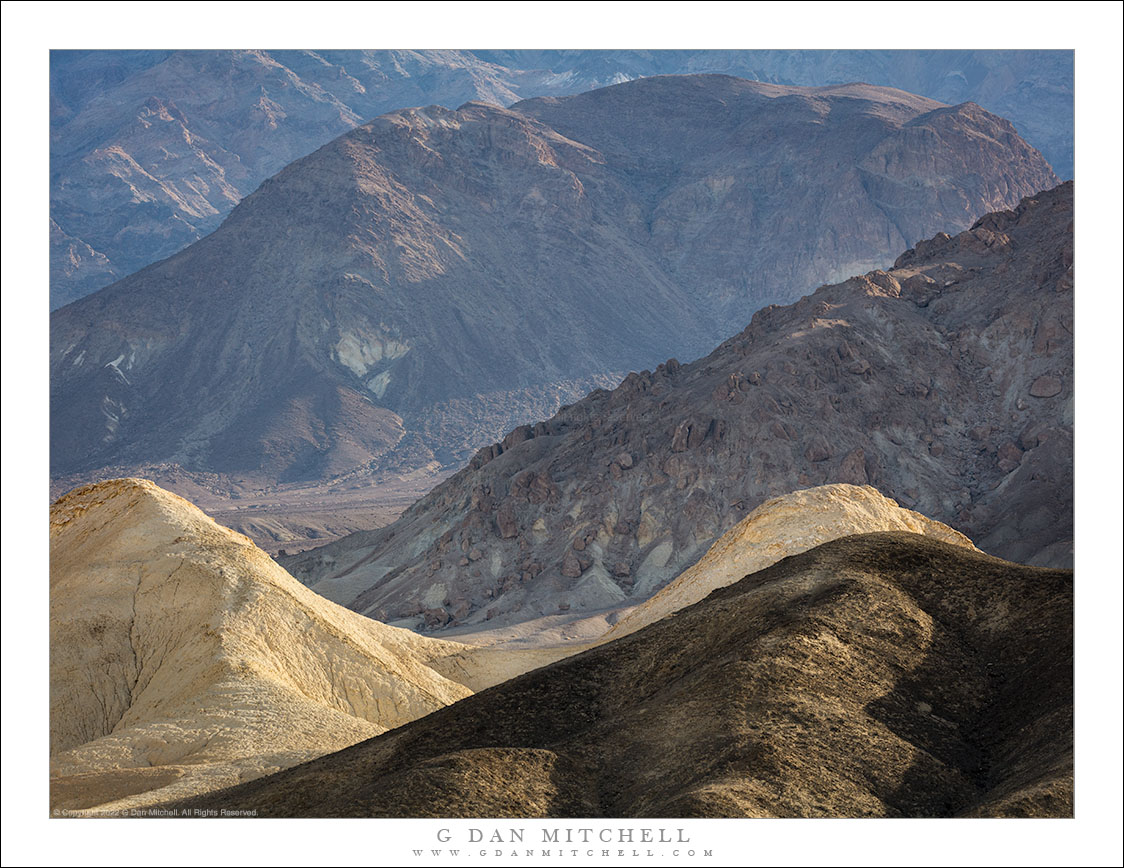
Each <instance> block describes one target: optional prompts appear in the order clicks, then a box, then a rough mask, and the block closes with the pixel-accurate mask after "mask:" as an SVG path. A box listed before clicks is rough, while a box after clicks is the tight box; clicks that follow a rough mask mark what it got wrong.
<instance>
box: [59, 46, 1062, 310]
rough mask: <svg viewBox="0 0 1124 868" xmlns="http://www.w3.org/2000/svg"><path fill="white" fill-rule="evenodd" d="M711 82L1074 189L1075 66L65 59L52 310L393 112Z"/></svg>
mask: <svg viewBox="0 0 1124 868" xmlns="http://www.w3.org/2000/svg"><path fill="white" fill-rule="evenodd" d="M702 72H716V73H725V74H729V75H735V76H738V77H741V78H748V79H754V80H759V81H768V82H772V83H776V84H787V85H804V86H823V85H835V84H844V83H846V82H854V81H865V82H870V83H872V84H878V85H885V86H889V87H897V88H901V89H903V90H907V91H909V92H910V93H917V94H921V95H923V96H927V97H930V98H932V99H936V100H940V101H941V102H945V103H950V104H959V103H963V102H966V101H972V102H976V103H978V104H979V105H981V106H983V107H984V108H986V109H988V110H989V111H992V112H995V113H997V114H999V115H1002V116H1003V117H1006V118H1009V119H1010V120H1011V121H1012V122H1013V123H1014V125H1015V127H1016V129H1018V131H1019V133H1020V134H1021V135H1022V136H1023V137H1024V138H1026V139H1027V140H1028V141H1029V142H1030V143H1031V144H1033V145H1034V146H1035V147H1036V148H1038V149H1039V150H1040V151H1041V152H1042V154H1043V155H1044V156H1045V157H1046V159H1047V160H1048V161H1049V162H1050V164H1051V165H1052V166H1053V167H1054V169H1055V170H1056V171H1057V172H1058V174H1059V175H1060V177H1062V178H1071V177H1072V176H1073V53H1072V52H1065V51H1001V52H995V51H909V52H904V51H656V52H652V51H541V50H540V51H189V52H183V51H53V52H51V216H52V220H53V221H60V222H61V223H62V224H63V225H65V227H66V229H65V231H64V230H62V229H61V228H60V230H59V231H60V233H61V234H62V235H63V236H65V237H66V238H68V239H69V240H68V242H67V246H66V249H64V250H60V251H59V255H56V252H55V251H56V248H55V245H56V239H55V234H54V229H52V259H51V307H52V309H53V308H55V307H59V306H61V305H62V304H65V303H67V302H70V301H73V300H74V299H76V298H79V297H81V296H84V295H87V294H89V293H90V292H93V291H94V290H96V289H99V288H101V287H102V286H105V285H107V284H109V283H111V282H112V281H114V280H116V279H118V278H120V277H123V276H125V275H127V274H130V273H132V272H134V271H137V270H139V269H140V268H142V267H144V266H146V265H149V264H151V263H153V262H155V261H157V260H159V259H161V258H163V257H165V256H169V255H171V254H173V253H176V252H177V251H179V250H180V249H182V248H183V247H185V246H186V245H188V244H190V243H191V242H193V241H196V240H198V239H199V238H200V237H202V236H203V235H205V234H207V233H208V232H210V231H212V230H213V229H215V228H216V227H217V226H218V225H219V224H220V222H221V221H222V219H223V218H224V217H225V216H226V215H227V214H228V213H229V212H230V210H231V208H233V207H234V205H236V204H237V203H238V201H240V200H241V199H242V198H244V197H245V196H246V195H248V194H249V193H251V192H253V190H254V189H256V188H257V187H258V185H259V184H260V183H261V182H262V181H264V180H265V179H266V178H267V177H269V176H270V175H272V174H273V173H274V172H276V171H278V170H279V169H280V168H281V167H282V166H284V165H285V164H286V163H288V162H290V161H292V160H293V159H296V158H297V157H301V156H304V155H305V154H309V153H311V152H312V151H314V150H315V149H316V148H318V147H320V146H321V145H323V144H325V143H326V142H328V141H329V140H330V139H332V138H333V137H334V136H336V135H339V134H340V133H343V132H346V131H347V130H349V129H351V128H353V127H355V126H358V125H359V124H361V123H363V122H364V121H367V120H369V119H370V118H372V117H375V116H376V115H379V114H382V113H384V112H387V111H391V110H394V109H398V108H401V107H402V106H406V105H432V104H437V105H442V106H445V107H447V108H454V107H456V106H459V105H461V104H463V103H464V102H466V101H468V100H472V99H478V100H483V101H485V102H489V103H493V104H496V105H510V104H511V103H513V102H515V101H517V100H518V99H520V98H526V97H533V96H544V95H562V94H568V93H578V92H581V91H585V90H590V89H592V88H595V87H603V86H605V85H610V84H618V83H620V82H622V81H628V80H630V79H634V78H640V77H644V76H651V75H661V74H669V73H702ZM908 240H913V239H908Z"/></svg>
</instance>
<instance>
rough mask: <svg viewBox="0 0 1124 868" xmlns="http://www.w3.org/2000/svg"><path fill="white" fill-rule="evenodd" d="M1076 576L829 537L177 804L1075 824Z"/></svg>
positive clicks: (284, 812)
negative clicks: (451, 696)
mask: <svg viewBox="0 0 1124 868" xmlns="http://www.w3.org/2000/svg"><path fill="white" fill-rule="evenodd" d="M1072 660H1073V658H1072V574H1071V573H1070V572H1067V571H1060V570H1048V569H1043V568H1035V567H1026V566H1019V565H1016V564H1011V563H1007V562H1004V561H1001V560H998V559H995V558H992V557H989V556H987V555H983V554H980V553H977V552H973V551H970V550H966V549H964V548H962V547H957V546H951V545H948V544H946V543H941V542H938V541H935V540H930V539H927V538H925V537H921V536H917V535H913V534H907V533H900V532H894V533H880V534H868V535H860V536H851V537H846V538H843V539H840V540H836V541H834V542H830V543H827V544H825V545H822V546H819V547H818V548H815V549H813V550H811V551H808V552H806V553H804V554H800V555H796V556H793V557H790V558H786V559H785V560H783V561H781V562H779V563H777V564H775V565H774V566H772V567H769V568H768V569H765V570H763V571H761V572H758V573H755V574H753V575H750V576H747V577H746V578H744V579H743V580H741V581H740V582H738V583H737V584H734V585H731V586H728V587H725V588H722V589H720V590H718V591H715V592H714V593H713V594H711V595H710V596H709V597H708V598H707V599H706V600H704V601H702V602H700V603H698V604H696V605H694V606H691V607H690V608H688V609H684V610H682V611H680V612H679V613H677V614H676V615H674V616H672V617H670V618H666V619H664V620H662V621H660V622H658V623H656V624H654V625H651V626H649V627H647V628H645V629H644V630H641V631H640V632H638V633H635V634H632V635H630V636H627V637H625V638H623V639H620V640H618V641H616V642H612V643H610V644H608V645H605V646H602V647H600V648H597V649H594V650H592V651H589V652H586V653H584V654H581V655H579V656H577V657H573V658H569V659H567V660H563V661H561V662H558V663H555V664H553V665H551V666H548V667H545V668H543V669H540V670H537V671H535V672H531V673H529V674H526V675H523V676H521V677H519V678H516V679H514V680H512V681H509V682H507V683H504V684H502V685H499V686H498V687H495V688H492V689H489V690H486V691H484V692H482V693H478V694H476V695H475V696H473V697H471V698H469V699H466V700H464V701H462V702H459V703H457V704H456V705H454V706H451V707H448V708H445V709H442V710H441V711H438V712H436V713H434V714H431V715H429V716H428V717H426V718H423V719H422V720H418V721H415V722H413V723H411V724H408V725H406V726H404V727H402V728H400V729H398V730H395V731H393V732H390V733H387V734H385V735H383V736H380V737H378V738H376V739H373V740H371V741H367V742H364V743H362V744H358V745H355V746H353V747H351V748H348V749H346V750H344V751H341V752H339V753H336V754H333V755H330V756H326V757H322V758H320V759H318V760H315V761H313V762H310V763H307V764H305V765H303V766H299V767H297V768H294V769H290V770H288V771H285V772H282V773H280V774H277V775H273V776H271V777H268V778H262V779H259V780H256V781H253V782H251V783H249V784H246V785H243V786H240V787H236V788H233V789H230V790H227V791H223V792H219V793H213V794H210V795H208V796H207V797H205V798H202V799H199V800H194V801H191V802H187V803H179V804H178V806H180V807H183V806H188V807H209V808H220V807H221V808H226V809H254V810H257V811H258V812H259V815H260V816H266V817H282V816H403V817H408V816H448V817H458V816H459V817H473V816H490V817H502V816H550V817H598V816H601V817H627V816H647V817H696V816H697V817H723V816H725V817H770V816H772V817H801V816H802V817H807V816H835V817H851V816H898V817H902V816H906V817H926V816H943V817H951V816H1038V817H1043V816H1070V815H1072V811H1073V801H1072V799H1073V781H1072Z"/></svg>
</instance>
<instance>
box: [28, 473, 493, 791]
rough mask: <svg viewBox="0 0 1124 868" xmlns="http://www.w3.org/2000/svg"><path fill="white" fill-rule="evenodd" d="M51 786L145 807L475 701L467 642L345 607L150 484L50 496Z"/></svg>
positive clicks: (122, 483) (123, 483)
mask: <svg viewBox="0 0 1124 868" xmlns="http://www.w3.org/2000/svg"><path fill="white" fill-rule="evenodd" d="M50 642H51V646H50V647H51V733H50V749H51V769H52V771H51V775H52V779H51V788H52V796H51V801H52V806H53V807H59V808H73V809H80V808H91V807H94V806H102V807H104V808H108V807H109V806H110V805H112V806H114V807H115V808H123V809H124V808H130V807H136V806H139V805H142V804H150V803H152V802H154V801H159V800H161V799H168V798H173V797H177V796H178V797H183V796H186V795H190V794H194V793H199V792H203V791H206V790H209V789H215V788H218V787H223V786H230V785H232V784H235V783H238V782H240V781H245V780H249V779H251V778H253V777H256V776H258V775H262V774H267V773H270V772H273V771H276V770H278V769H281V768H286V767H288V766H291V765H294V764H296V763H299V762H302V761H304V760H307V759H310V758H312V757H315V756H319V755H321V754H323V753H326V752H329V751H332V750H338V749H341V748H343V747H346V746H347V745H349V744H353V743H354V742H357V741H360V740H362V739H364V738H369V737H371V736H373V735H377V734H378V733H380V732H383V731H385V730H387V729H389V728H391V727H395V726H399V725H401V724H403V723H405V722H407V721H409V720H413V719H414V718H416V717H420V716H422V715H425V714H428V713H429V712H431V711H433V710H434V709H436V708H439V707H441V706H443V705H447V704H448V703H450V702H455V701H456V700H458V699H460V698H462V697H464V696H467V695H469V694H470V692H471V691H470V690H469V689H468V688H466V687H463V686H462V685H461V684H459V683H456V682H453V681H450V680H448V679H446V678H444V677H443V676H441V675H439V674H438V673H437V672H436V671H435V670H434V669H432V668H430V666H429V663H430V662H431V661H432V660H433V659H435V658H439V657H445V656H448V655H449V654H450V653H456V652H457V650H459V649H460V647H461V646H459V645H457V644H456V643H448V642H440V641H436V640H431V639H425V638H423V637H420V636H417V635H415V634H413V633H410V632H408V631H405V630H397V629H395V628H392V627H387V626H385V625H383V624H378V623H376V622H374V621H371V620H369V619H367V618H363V617H360V616H359V615H356V614H354V613H353V612H349V611H347V610H346V609H342V608H341V607H339V606H336V605H334V604H332V603H329V602H328V601H326V600H324V599H322V598H320V597H318V596H317V595H316V594H313V593H312V592H310V591H308V590H307V589H306V588H304V587H302V586H301V585H300V584H299V583H298V582H296V581H294V580H293V578H292V577H291V576H289V575H288V574H287V573H285V571H284V570H282V569H281V568H280V567H278V566H277V565H276V564H275V563H274V562H273V561H272V560H271V559H270V558H269V557H268V556H267V555H266V554H265V553H264V552H262V551H260V550H259V549H257V548H256V547H254V546H253V544H252V543H250V541H249V540H248V539H246V538H245V537H242V536H240V535H239V534H235V533H233V532H232V531H229V530H226V529H225V528H222V527H219V526H218V525H216V524H215V523H214V522H213V521H211V520H210V519H209V518H207V517H206V516H205V515H203V513H201V512H200V511H199V510H198V509H196V508H195V507H193V506H192V505H191V504H189V503H188V502H187V501H185V500H183V499H181V498H179V497H177V496H176V495H174V494H171V493H169V492H166V491H163V490H162V489H160V488H158V487H156V486H155V485H153V484H152V483H151V482H147V481H145V480H139V479H121V480H114V481H111V482H105V483H100V484H98V485H93V486H88V487H86V488H82V489H79V490H76V491H74V492H71V493H70V494H68V495H67V496H66V497H64V498H62V499H60V500H59V501H58V502H57V503H55V504H54V506H53V507H52V508H51V637H50Z"/></svg>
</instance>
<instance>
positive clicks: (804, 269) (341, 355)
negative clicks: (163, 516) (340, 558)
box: [51, 76, 1055, 490]
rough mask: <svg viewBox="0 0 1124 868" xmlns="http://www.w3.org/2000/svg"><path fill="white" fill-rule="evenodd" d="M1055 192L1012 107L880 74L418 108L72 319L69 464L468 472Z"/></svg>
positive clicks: (262, 476) (61, 428)
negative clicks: (812, 292)
mask: <svg viewBox="0 0 1124 868" xmlns="http://www.w3.org/2000/svg"><path fill="white" fill-rule="evenodd" d="M1054 180H1055V179H1054V175H1053V173H1052V172H1051V170H1050V168H1049V166H1048V165H1047V164H1046V163H1045V161H1044V160H1043V159H1042V157H1041V156H1040V155H1039V154H1038V153H1037V152H1036V151H1034V150H1033V149H1032V148H1030V147H1029V146H1028V145H1026V143H1025V142H1023V141H1022V140H1021V139H1020V138H1019V137H1018V135H1017V134H1016V133H1015V132H1014V129H1013V128H1012V127H1011V126H1010V124H1009V123H1008V122H1006V121H1004V120H1002V119H1001V118H998V117H996V116H994V115H990V114H988V113H987V112H984V111H983V110H981V109H980V108H979V107H977V106H974V105H972V104H964V105H960V106H956V107H948V106H943V105H940V104H937V103H935V102H933V101H931V100H926V99H923V98H920V97H916V96H913V95H910V94H906V93H903V92H901V91H895V90H889V89H885V88H874V87H870V86H865V85H847V86H840V87H832V88H820V89H814V90H804V89H800V88H792V87H781V86H776V85H766V84H756V83H753V82H748V81H744V80H739V79H734V78H729V77H724V76H684V77H675V76H671V77H659V78H651V79H642V80H639V81H635V82H630V83H627V84H623V85H618V86H615V87H610V88H605V89H603V90H600V91H594V92H591V93H587V94H582V95H580V96H576V97H570V98H565V99H553V98H549V99H537V100H531V101H528V102H523V103H519V104H517V105H516V106H515V107H514V108H512V109H503V108H498V107H495V106H490V105H485V104H483V103H469V104H466V105H465V106H463V107H462V108H461V109H459V110H458V111H449V110H446V109H441V108H438V107H430V108H426V109H409V110H403V111H399V112H394V113H391V114H388V115H385V116H383V117H380V118H378V119H376V120H375V121H372V122H371V123H369V124H366V125H364V126H362V127H359V128H357V129H355V130H353V131H351V132H350V133H347V134H345V135H343V136H341V137H340V138H338V139H336V140H334V141H333V142H332V143H330V144H329V145H326V146H325V147H323V148H321V149H320V150H319V151H317V152H316V153H314V154H312V155H310V156H309V157H306V158H304V159H301V160H298V161H296V162H295V163H293V164H291V165H290V166H288V167H287V168H286V169H285V170H284V171H282V172H281V173H280V174H278V175H277V176H276V177H275V178H273V179H271V180H270V181H268V182H267V183H265V184H264V185H263V186H262V187H261V188H260V189H259V190H258V191H257V192H256V193H255V194H253V195H252V196H249V197H248V198H246V199H245V200H244V201H243V202H242V204H240V205H239V206H238V207H237V208H236V209H235V210H234V211H233V212H232V213H231V214H230V216H229V217H228V218H227V220H226V221H225V222H224V224H223V225H222V227H221V228H220V229H219V230H217V231H216V232H214V233H213V234H211V235H209V236H207V237H206V238H204V239H202V240H200V241H198V242H196V243H195V244H193V245H192V246H191V247H189V248H188V249H187V250H185V251H183V252H181V253H179V254H177V255H176V256H173V257H171V258H169V259H167V260H165V261H163V262H161V263H158V264H156V265H153V266H150V267H148V268H146V269H144V270H142V271H141V272H138V273H137V274H134V275H131V276H130V277H127V278H125V279H123V280H121V281H119V282H117V283H115V284H114V285H112V286H111V287H108V288H106V289H105V290H102V291H100V292H98V293H95V294H94V295H92V296H88V297H86V298H84V299H81V300H79V301H78V302H76V303H74V304H71V305H68V306H67V307H65V308H63V309H61V310H58V311H56V312H55V313H54V314H53V315H52V318H51V465H52V477H53V478H55V479H56V480H58V479H63V480H65V482H66V483H68V484H76V483H78V482H81V481H86V480H88V479H90V478H96V477H97V476H99V475H102V476H104V475H122V473H133V472H140V471H142V470H143V471H144V472H145V473H148V472H149V469H150V468H152V467H153V466H154V465H169V464H171V465H178V466H181V467H183V468H184V469H186V470H189V471H192V472H196V473H203V474H206V473H210V474H220V475H222V476H223V478H224V479H225V482H220V483H216V484H217V485H219V486H220V487H221V486H223V485H225V486H226V488H227V489H228V490H234V489H236V488H237V487H238V486H243V485H244V486H254V485H258V486H266V487H268V486H270V485H274V484H277V483H285V482H295V481H308V480H312V481H319V480H323V479H328V478H341V477H348V476H349V475H355V474H358V475H364V474H369V473H372V472H384V471H386V470H387V469H389V468H396V469H399V470H405V471H409V470H413V469H416V468H418V467H423V466H426V465H427V464H428V463H430V462H433V461H437V462H439V463H440V464H442V465H446V466H455V465H457V464H459V463H460V462H463V461H464V460H465V459H466V458H467V457H468V456H469V455H471V454H472V452H473V451H474V450H475V449H476V448H478V447H479V445H480V444H481V443H486V442H488V441H489V440H491V439H494V438H496V437H498V436H500V435H501V434H502V432H503V431H505V430H508V429H510V428H511V427H513V426H515V425H517V424H519V423H521V422H525V421H527V420H528V419H533V418H543V417H544V416H546V415H549V414H550V413H552V412H553V411H554V410H555V408H556V407H557V406H558V405H559V403H562V402H566V401H571V400H575V399H576V398H577V397H579V396H580V395H582V394H584V393H585V392H586V391H588V390H589V389H590V388H592V387H594V386H604V385H608V384H610V383H611V382H615V381H616V380H618V379H619V377H620V375H621V373H622V372H623V371H626V370H628V369H630V368H639V367H642V366H644V365H647V364H651V363H652V362H653V361H654V360H656V359H660V358H666V357H667V356H668V355H682V356H684V357H688V356H694V355H696V354H698V353H701V352H703V351H705V349H706V348H708V347H711V346H713V345H714V343H715V342H716V341H718V340H720V339H721V338H723V337H725V336H727V335H728V334H729V330H730V327H731V326H730V324H731V323H732V322H744V321H746V320H747V319H748V317H749V315H750V313H752V311H754V310H756V309H757V308H758V307H760V305H761V304H763V303H766V302H769V301H776V300H790V299H792V298H795V297H797V296H799V295H800V294H802V293H803V292H805V291H806V290H807V289H808V288H809V287H810V286H812V285H814V284H813V281H814V280H815V279H817V278H819V279H822V278H823V277H825V276H828V275H832V274H837V275H846V274H849V273H855V272H856V271H864V270H867V269H869V268H871V267H874V266H876V265H879V264H883V263H888V261H889V258H890V257H891V256H892V255H893V254H894V252H895V251H897V250H900V249H902V248H904V247H905V246H907V244H908V243H909V241H911V240H912V239H916V238H919V237H925V236H929V235H932V234H933V233H934V232H937V231H943V230H945V229H949V228H962V227H964V226H967V225H968V224H969V223H970V222H971V221H972V220H973V219H975V217H976V216H977V215H978V214H981V213H984V212H986V211H988V210H993V209H995V208H1004V207H1009V206H1014V205H1015V204H1016V203H1017V201H1018V199H1019V197H1020V196H1023V195H1027V194H1030V193H1032V192H1034V191H1036V190H1038V189H1040V188H1041V187H1043V186H1047V185H1049V184H1052V183H1053V182H1054ZM792 487H796V486H795V485H791V486H789V489H790V488H792ZM786 490H788V489H786Z"/></svg>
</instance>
